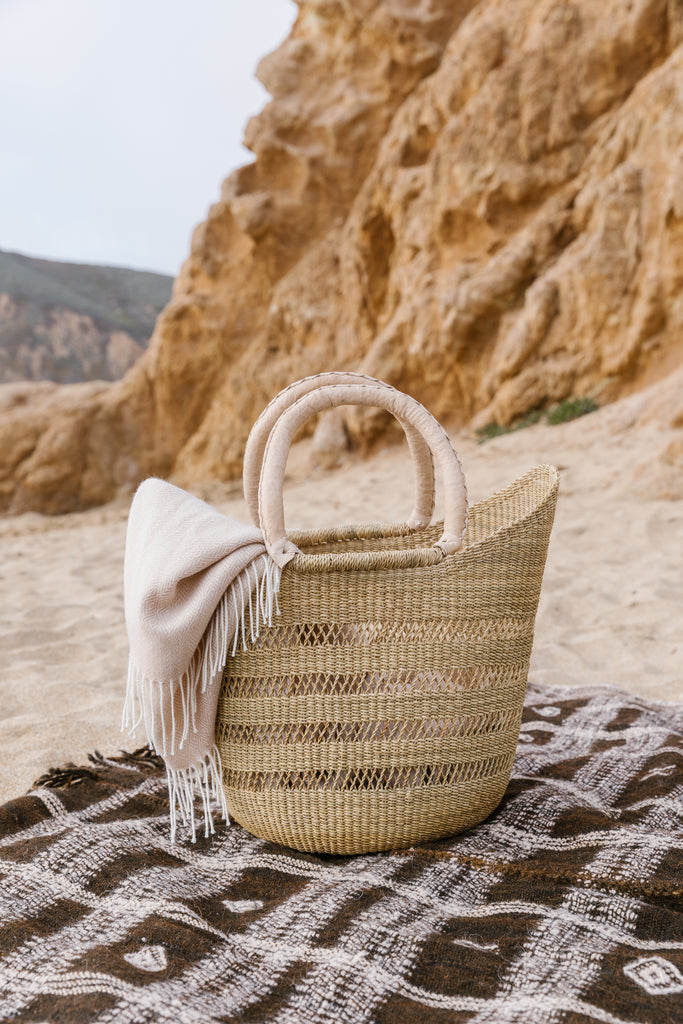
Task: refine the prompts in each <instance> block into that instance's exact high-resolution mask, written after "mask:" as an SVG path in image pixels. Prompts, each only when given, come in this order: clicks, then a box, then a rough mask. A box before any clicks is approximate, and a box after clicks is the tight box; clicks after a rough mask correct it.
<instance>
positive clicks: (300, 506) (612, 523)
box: [0, 400, 683, 801]
mask: <svg viewBox="0 0 683 1024" xmlns="http://www.w3.org/2000/svg"><path fill="white" fill-rule="evenodd" d="M633 419H634V414H633V403H632V402H631V404H630V405H629V401H628V400H627V401H626V402H625V403H623V402H622V403H619V404H618V405H615V406H610V407H607V408H605V409H603V410H601V411H599V412H597V413H593V414H591V415H590V416H585V417H583V418H582V419H580V420H576V421H574V422H572V423H569V424H566V425H563V426H557V427H550V426H547V425H538V426H535V427H531V428H529V429H526V430H523V431H518V432H515V433H512V434H508V435H505V436H503V437H500V438H497V439H495V440H492V441H488V442H486V443H484V444H479V443H477V441H476V440H475V439H474V438H473V437H471V436H469V435H458V434H453V435H452V436H453V439H454V442H455V444H456V447H457V448H458V450H459V452H460V454H461V457H462V461H463V464H464V468H465V472H466V475H467V478H468V486H469V491H470V498H471V500H473V501H476V500H478V499H480V498H483V497H485V496H487V495H488V494H490V493H492V492H493V491H495V490H497V489H499V488H500V487H502V486H504V485H505V484H507V483H509V482H510V481H511V480H513V479H514V478H515V476H517V475H519V474H520V473H522V472H524V471H525V470H526V469H528V468H529V467H530V466H532V465H534V464H536V463H541V462H550V463H554V464H555V465H557V466H558V467H559V468H560V470H561V475H562V482H561V492H560V500H559V503H558V510H557V517H556V521H555V527H554V532H553V537H552V539H551V545H550V551H549V554H548V562H547V568H546V575H545V580H544V587H543V593H542V597H541V604H540V608H539V613H538V618H537V623H536V639H535V645H534V652H533V657H532V662H531V669H530V679H532V680H533V681H535V682H536V683H540V684H547V685H551V686H572V687H581V686H587V685H588V686H592V685H599V684H605V683H606V684H610V685H614V686H619V687H622V688H623V689H625V690H627V691H629V692H630V693H634V694H641V695H642V696H645V697H649V698H658V699H662V700H671V701H680V700H682V699H683V671H682V669H681V662H682V660H683V621H682V620H683V612H682V609H683V573H682V572H681V563H682V561H683V559H682V553H683V500H682V499H678V500H671V499H669V500H666V499H661V498H657V497H654V498H653V497H652V494H653V493H655V494H656V493H657V488H656V487H653V486H652V483H651V480H650V477H649V476H648V473H649V466H650V463H652V464H653V465H654V464H655V462H656V460H655V458H654V456H655V453H656V452H657V451H659V450H660V449H661V448H662V446H663V445H664V444H665V443H666V442H667V440H669V439H670V437H672V436H674V435H675V436H677V437H679V438H680V435H681V431H680V430H679V431H678V432H673V431H671V430H668V431H667V430H666V429H664V428H663V427H661V426H658V425H657V424H654V423H651V424H649V425H645V426H636V427H634V426H632V421H633ZM639 466H640V467H641V469H640V470H639V472H635V473H634V468H635V467H639ZM642 467H645V469H643V468H642ZM650 476H651V474H650ZM643 480H646V483H647V486H645V484H643ZM639 481H640V482H639ZM644 488H645V489H644ZM660 490H662V488H660ZM664 491H666V488H664ZM198 493H200V494H201V496H202V497H205V498H207V499H209V500H211V501H212V502H213V503H214V504H216V505H217V507H219V508H221V509H222V510H224V511H225V512H227V513H228V514H229V515H233V516H236V517H238V518H246V511H245V506H244V504H243V502H242V500H241V496H240V487H239V485H237V484H231V485H223V486H220V485H214V486H211V487H207V488H205V489H204V490H203V491H199V492H198ZM671 493H678V492H676V490H675V488H674V491H673V492H671ZM411 499H412V477H411V472H410V467H409V463H408V460H407V455H406V450H405V449H404V448H403V447H402V446H401V445H395V446H394V445H393V444H392V445H391V446H389V447H387V448H385V449H383V450H381V451H379V452H378V453H376V454H375V455H374V456H373V457H372V458H370V459H367V460H360V459H358V458H357V457H355V456H349V457H347V459H346V461H345V463H344V464H343V465H342V466H341V467H339V468H337V469H335V470H330V471H323V470H320V469H312V468H311V460H310V442H308V441H303V442H301V443H300V444H298V445H297V446H295V449H294V450H293V452H292V457H291V459H290V466H289V470H288V480H287V491H286V502H285V506H286V510H287V521H288V525H289V526H290V527H312V526H315V525H323V524H332V523H339V522H369V521H373V522H374V521H377V520H381V519H386V520H394V521H398V520H401V519H403V518H405V515H406V514H407V511H408V510H409V508H410V507H411ZM127 512H128V501H123V500H122V501H119V502H116V503H114V504H112V505H109V506H107V507H105V508H103V509H96V510H93V511H91V512H86V513H79V514H74V515H68V516H62V517H59V518H54V519H52V518H48V517H44V516H39V515H36V514H33V513H31V514H26V515H22V516H16V517H9V518H5V519H2V520H0V543H1V545H2V553H3V558H2V565H1V568H0V581H1V584H2V594H3V603H2V610H1V613H0V622H1V631H0V652H1V653H2V663H1V665H0V769H1V771H0V801H2V800H7V799H10V798H12V797H14V796H18V795H19V794H21V793H23V792H25V791H26V790H27V789H28V788H29V787H30V785H31V783H32V782H33V780H34V779H35V778H36V777H37V776H39V775H40V774H41V773H42V772H43V771H45V770H46V769H47V768H49V767H51V766H53V765H63V764H65V763H67V762H69V761H72V762H74V763H77V764H78V763H83V761H84V760H85V759H86V758H87V754H88V752H89V751H92V750H96V749H97V750H100V751H101V752H103V753H114V752H116V751H117V750H119V749H121V748H126V749H131V748H132V747H134V746H135V745H141V744H142V743H143V740H144V737H143V736H142V735H141V734H140V735H139V736H138V737H137V740H136V739H133V738H131V737H129V736H126V735H122V734H121V733H120V731H119V722H120V716H121V706H122V701H123V695H124V688H125V676H126V662H127V641H126V632H125V625H124V619H123V600H122V560H123V550H124V539H125V529H126V516H127Z"/></svg>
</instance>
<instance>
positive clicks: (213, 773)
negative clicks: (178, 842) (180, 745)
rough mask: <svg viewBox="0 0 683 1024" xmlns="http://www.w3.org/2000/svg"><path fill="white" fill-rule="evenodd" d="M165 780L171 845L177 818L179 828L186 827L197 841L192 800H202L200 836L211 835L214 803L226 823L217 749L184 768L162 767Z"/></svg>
mask: <svg viewBox="0 0 683 1024" xmlns="http://www.w3.org/2000/svg"><path fill="white" fill-rule="evenodd" d="M166 777H167V779H168V802H169V807H170V819H171V842H172V843H175V838H176V831H177V828H178V816H179V815H180V820H181V822H182V824H183V825H189V827H190V830H191V833H192V842H193V843H196V841H197V824H196V820H195V813H194V804H195V798H196V797H199V798H200V799H201V801H202V805H203V812H204V836H205V838H207V839H208V837H209V836H210V835H211V836H212V835H213V834H214V832H215V829H214V827H213V818H212V816H211V804H212V803H217V804H218V807H219V809H220V811H221V814H222V815H223V818H224V820H225V823H226V824H227V825H229V824H230V815H229V814H228V805H227V803H226V801H225V792H224V790H223V766H222V763H221V755H220V752H219V750H218V747H217V746H215V745H214V746H213V747H212V748H211V750H210V751H209V753H208V754H207V755H206V757H204V758H203V759H202V760H201V761H199V762H197V763H196V764H191V765H189V767H187V768H169V767H168V766H167V768H166Z"/></svg>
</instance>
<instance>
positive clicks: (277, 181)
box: [0, 0, 683, 512]
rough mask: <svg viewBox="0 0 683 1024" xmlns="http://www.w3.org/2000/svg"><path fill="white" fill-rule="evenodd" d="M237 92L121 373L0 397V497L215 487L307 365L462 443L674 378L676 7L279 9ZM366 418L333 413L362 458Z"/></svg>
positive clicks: (82, 500)
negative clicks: (268, 49) (242, 114)
mask: <svg viewBox="0 0 683 1024" xmlns="http://www.w3.org/2000/svg"><path fill="white" fill-rule="evenodd" d="M258 74H259V77H260V79H261V81H262V82H263V83H264V85H265V86H266V88H267V89H268V91H269V93H270V95H271V96H272V102H270V103H269V104H268V105H267V106H266V107H265V109H264V110H263V112H262V113H261V114H259V115H258V116H257V117H255V118H254V119H252V121H251V122H250V123H249V125H248V126H247V130H246V144H247V145H248V147H249V148H250V149H251V151H252V152H253V153H254V156H255V160H254V162H253V163H251V164H249V165H248V166H246V167H243V168H241V169H239V170H238V171H236V172H235V173H234V174H232V175H231V176H230V177H229V178H228V179H227V180H226V182H225V183H224V186H223V189H222V193H221V196H220V199H219V201H218V202H216V203H215V204H214V205H213V206H212V207H211V209H210V210H209V213H208V216H207V219H206V221H205V222H204V223H203V224H202V225H201V226H200V227H199V228H198V229H197V230H196V232H195V235H194V238H193V242H192V250H191V253H190V255H189V258H188V259H187V261H186V263H185V265H184V267H183V269H182V272H181V274H180V276H179V278H178V279H177V281H176V283H175V287H174V294H173V298H172V300H171V302H170V303H169V305H168V306H167V307H166V309H165V310H164V312H163V314H162V315H161V316H160V318H159V320H158V321H157V326H156V330H155V333H154V336H153V339H152V342H151V345H150V348H149V350H148V352H147V353H146V354H145V356H144V357H143V359H142V360H141V361H140V362H139V363H138V364H136V366H135V367H133V369H132V370H131V371H130V372H129V373H128V375H127V376H126V377H125V378H124V380H123V381H122V382H120V383H117V384H114V385H111V386H110V387H108V388H104V389H99V390H98V389H93V388H90V389H89V390H88V389H87V388H86V389H84V390H79V389H78V388H75V389H70V390H69V391H68V392H67V391H64V392H63V393H62V392H56V393H50V394H49V395H47V394H42V393H41V394H40V395H36V396H35V399H34V398H32V397H31V396H30V395H28V394H27V393H25V392H24V391H21V389H20V391H19V392H15V393H13V395H10V396H9V397H8V398H7V400H6V401H5V405H6V407H7V408H6V411H5V412H4V413H3V414H2V417H1V418H0V503H1V504H2V507H4V508H9V509H12V510H21V509H27V508H39V509H43V510H45V511H50V512H59V511H66V510H68V509H72V508H76V507H82V506H84V505H89V504H93V503H97V502H101V501H105V500H107V499H108V498H110V497H112V496H113V495H114V494H116V493H117V491H119V490H120V489H121V488H126V487H130V486H131V485H133V484H134V483H136V482H137V481H138V480H139V479H140V478H142V477H143V476H144V475H146V474H148V473H150V472H154V473H160V474H166V475H171V476H172V477H173V478H174V479H176V480H177V481H178V482H180V483H181V484H183V485H191V484H193V483H197V482H199V481H201V480H206V479H212V478H230V477H232V476H234V475H236V474H237V473H238V472H239V469H240V462H241V455H242V451H243V447H244V442H245V439H246V436H247V433H248V430H249V427H250V425H251V422H252V421H253V419H254V418H255V416H256V415H257V414H258V412H259V411H260V410H261V408H262V407H263V405H264V404H265V402H266V401H267V400H268V399H269V398H270V397H271V396H272V395H273V394H274V393H275V392H276V391H277V390H278V389H279V388H280V387H282V386H284V385H285V384H286V383H288V382H289V381H290V380H292V379H295V378H297V377H300V376H303V375H304V374H306V373H314V372H317V371H319V370H322V369H335V368H352V369H362V370H364V371H366V372H369V373H372V374H373V375H375V376H380V377H382V378H384V379H385V380H388V381H390V382H392V383H394V384H395V385H397V386H399V387H403V388H405V389H407V390H409V391H410V392H411V393H412V394H414V395H415V396H416V397H417V398H419V399H421V400H422V401H424V402H425V403H426V404H427V405H428V406H429V408H430V409H431V410H432V411H433V412H434V413H435V414H437V415H438V416H440V417H441V418H443V419H444V420H445V421H446V422H448V423H450V424H452V425H458V424H460V425H465V424H472V425H474V426H476V425H483V424H485V423H487V422H491V421H496V422H499V423H502V424H507V423H509V422H511V421H512V420H514V419H515V418H517V417H519V416H522V415H524V414H525V413H526V412H528V411H529V410H531V409H535V408H538V407H542V406H547V405H549V404H552V403H553V402H556V401H558V400H561V399H563V398H565V397H568V396H570V395H586V394H590V395H592V396H594V397H596V398H597V399H598V401H600V402H605V401H610V400H612V399H614V398H616V397H618V396H620V395H623V394H628V393H630V392H632V391H635V390H638V389H640V388H642V387H644V386H646V385H649V384H651V383H653V382H656V381H657V380H659V379H663V378H665V377H666V376H667V375H668V374H669V373H671V372H672V371H673V370H674V369H676V368H677V367H678V366H680V365H681V364H682V363H683V340H682V339H683V332H682V327H683V290H682V289H681V283H682V281H683V3H681V0H629V2H628V3H625V2H623V0H618V2H617V0H604V2H603V3H601V4H595V3H594V2H592V0H567V2H565V0H563V2H558V0H515V2H514V3H513V4H510V3H509V0H300V3H299V15H298V18H297V21H296V24H295V25H294V28H293V30H292V33H291V35H290V37H289V38H288V39H287V40H286V42H285V43H284V44H283V45H282V46H281V47H280V48H279V49H278V50H277V51H276V52H275V53H274V54H272V55H271V56H269V57H267V58H266V59H265V60H264V61H262V62H261V64H260V66H259V70H258ZM682 401H683V400H682ZM676 415H678V413H677V414H676ZM383 425H384V419H383V418H382V417H381V416H374V415H372V414H369V413H364V414H363V415H360V414H358V413H353V414H351V413H349V414H347V416H346V428H347V430H348V431H349V433H350V434H351V436H352V437H353V439H354V440H355V441H356V442H357V443H359V444H361V445H363V444H366V443H369V442H370V441H372V439H373V437H374V436H375V435H376V434H377V432H378V431H379V430H381V429H382V427H383Z"/></svg>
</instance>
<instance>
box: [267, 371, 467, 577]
mask: <svg viewBox="0 0 683 1024" xmlns="http://www.w3.org/2000/svg"><path fill="white" fill-rule="evenodd" d="M339 405H369V406H374V407H376V408H379V409H386V410H387V412H390V413H392V414H393V415H394V416H395V417H396V418H397V419H398V420H400V422H401V423H404V422H405V423H408V424H410V426H411V427H413V428H414V429H415V430H416V431H417V432H418V433H419V434H420V436H421V437H422V438H423V439H424V441H425V443H426V444H427V446H428V447H429V450H430V452H431V454H432V455H433V457H434V458H435V460H436V462H437V463H438V464H439V466H440V468H441V472H442V475H443V480H444V489H445V507H446V514H445V518H444V532H443V534H442V536H441V538H440V539H439V540H438V541H437V542H436V543H435V544H434V547H435V548H439V549H440V550H441V551H442V552H443V554H444V555H450V554H453V552H455V551H457V550H458V549H459V547H460V546H461V544H462V539H463V536H464V534H465V529H466V527H467V489H466V487H465V478H464V475H463V471H462V466H461V464H460V460H459V458H458V456H457V455H456V452H455V449H454V448H453V445H452V444H451V441H450V438H449V437H448V435H447V434H446V432H445V430H444V429H443V427H442V426H441V425H440V424H439V423H438V421H437V420H435V419H434V417H433V416H432V414H431V413H429V412H427V410H426V409H425V407H424V406H423V405H420V403H419V402H416V401H415V399H414V398H410V396H409V395H405V394H403V393H402V392H400V391H396V390H395V389H393V388H387V387H384V386H382V385H376V384H372V385H371V384H332V385H325V386H323V387H318V388H317V389H316V390H315V391H311V392H309V393H308V394H305V395H303V396H302V397H301V398H298V399H297V400H296V402H294V404H293V405H292V406H290V408H289V409H287V410H286V411H285V412H283V413H282V415H281V416H280V419H279V420H278V422H277V423H276V424H275V426H274V427H273V429H272V430H271V432H270V436H269V438H268V441H267V444H266V449H265V452H264V456H263V469H262V471H261V480H260V484H259V525H260V527H261V529H262V530H263V534H264V540H265V544H266V548H267V550H268V553H269V554H270V555H271V557H272V558H273V560H274V561H275V562H276V563H277V564H278V565H279V566H280V567H281V568H282V567H283V566H285V565H286V564H287V562H289V561H290V560H291V559H292V558H293V557H294V556H295V555H296V554H297V553H298V548H297V547H296V545H295V544H293V543H292V541H290V540H288V539H287V535H286V532H285V514H284V505H283V499H282V487H283V483H284V477H285V467H286V464H287V457H288V455H289V449H290V447H291V444H292V439H293V437H294V435H295V434H296V432H297V430H298V429H299V427H301V426H302V424H304V423H305V422H306V420H307V419H309V418H310V417H311V416H313V415H315V414H316V413H318V412H322V411H323V410H325V409H333V408H336V407H337V406H339Z"/></svg>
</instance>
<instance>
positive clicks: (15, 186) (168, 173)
mask: <svg viewBox="0 0 683 1024" xmlns="http://www.w3.org/2000/svg"><path fill="white" fill-rule="evenodd" d="M295 15H296V7H295V5H294V3H293V2H291V0H0V249H9V250H13V251H18V252H24V253H28V254H29V255H36V256H46V257H49V258H54V259H63V260H70V261H74V262H87V263H107V264H114V265H119V266H132V267H138V268H141V269H147V270H161V271H164V272H167V273H169V274H175V273H176V272H177V271H178V269H179V267H180V264H181V263H182V261H183V260H184V259H185V257H186V256H187V253H188V251H189V242H190V236H191V233H192V229H193V228H194V226H195V225H196V224H197V223H199V221H201V220H203V219H204V216H205V214H206V211H207V209H208V207H209V205H210V204H211V203H212V202H213V201H214V200H215V199H216V198H217V197H218V194H219V188H220V183H221V181H222V179H223V178H225V177H226V176H227V174H228V173H229V172H230V171H231V170H232V169H233V168H235V167H237V166H239V165H240V164H243V163H248V162H249V161H250V159H251V157H250V154H249V153H248V152H247V151H246V150H245V149H243V147H242V146H241V140H242V135H243V131H244V125H245V123H246V121H247V119H248V118H249V116H250V115H251V114H253V113H256V112H257V111H258V110H260V109H261V107H262V106H263V105H264V103H265V102H266V101H267V94H266V92H265V90H264V89H263V87H262V86H261V85H260V84H259V83H258V82H257V81H256V79H255V78H254V70H255V67H256V64H257V63H258V60H259V59H260V58H261V57H262V56H263V55H264V54H266V53H268V52H270V51H271V50H273V49H275V47H276V46H277V45H278V44H279V43H280V42H281V41H282V40H283V39H284V38H285V36H286V35H287V34H288V31H289V28H290V26H291V24H292V23H293V21H294V17H295Z"/></svg>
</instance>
